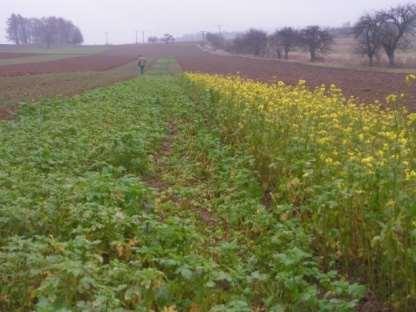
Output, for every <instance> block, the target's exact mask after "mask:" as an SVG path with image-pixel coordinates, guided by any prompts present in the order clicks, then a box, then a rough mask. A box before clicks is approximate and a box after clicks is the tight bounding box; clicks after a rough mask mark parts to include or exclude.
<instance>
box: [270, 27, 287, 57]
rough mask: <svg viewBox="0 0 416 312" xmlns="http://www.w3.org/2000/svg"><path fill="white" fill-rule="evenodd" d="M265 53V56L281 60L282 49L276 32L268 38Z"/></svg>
mask: <svg viewBox="0 0 416 312" xmlns="http://www.w3.org/2000/svg"><path fill="white" fill-rule="evenodd" d="M266 51H267V54H268V55H270V56H272V57H277V58H278V59H281V58H282V55H283V49H282V45H281V44H280V38H279V36H278V34H277V32H276V33H274V34H272V35H270V36H268V38H267V47H266Z"/></svg>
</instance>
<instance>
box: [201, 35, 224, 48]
mask: <svg viewBox="0 0 416 312" xmlns="http://www.w3.org/2000/svg"><path fill="white" fill-rule="evenodd" d="M205 39H206V40H207V41H208V42H209V43H210V44H211V45H212V46H213V47H214V48H216V49H223V48H224V47H225V38H224V36H223V35H222V34H215V33H207V34H206V35H205Z"/></svg>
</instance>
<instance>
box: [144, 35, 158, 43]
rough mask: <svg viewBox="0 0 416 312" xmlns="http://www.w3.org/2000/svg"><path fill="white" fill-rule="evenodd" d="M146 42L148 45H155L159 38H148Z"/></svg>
mask: <svg viewBox="0 0 416 312" xmlns="http://www.w3.org/2000/svg"><path fill="white" fill-rule="evenodd" d="M147 41H148V42H149V43H157V42H158V41H159V38H158V37H155V36H151V37H149V38H148V39H147Z"/></svg>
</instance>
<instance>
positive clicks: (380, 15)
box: [205, 4, 416, 66]
mask: <svg viewBox="0 0 416 312" xmlns="http://www.w3.org/2000/svg"><path fill="white" fill-rule="evenodd" d="M342 31H343V33H346V34H349V35H354V38H355V39H356V49H355V51H356V53H358V54H360V55H363V56H366V57H368V60H369V65H370V66H372V65H373V64H374V58H376V57H379V56H380V54H381V53H382V52H383V51H384V53H385V54H386V56H387V58H388V60H389V64H390V65H391V66H394V65H395V64H396V60H395V56H396V52H397V50H398V49H406V48H408V47H409V46H410V44H411V42H412V40H414V39H415V35H416V4H405V5H399V6H397V7H394V8H391V9H388V10H380V11H377V12H375V13H372V14H365V15H363V16H362V17H361V18H360V19H359V21H358V22H357V23H356V24H355V25H353V26H352V27H350V28H349V29H348V28H347V30H346V29H344V28H343V29H342ZM205 39H206V40H207V41H208V42H209V43H210V44H211V45H212V46H214V47H215V48H218V49H225V50H228V51H230V52H233V53H244V54H252V55H255V56H265V55H266V54H267V55H272V56H275V57H277V58H284V59H288V58H289V54H290V52H291V51H293V50H295V49H303V50H305V51H307V52H308V53H309V56H310V60H311V61H312V62H314V61H317V60H319V59H320V57H321V56H322V55H324V54H327V53H329V52H330V51H331V47H332V46H333V44H334V32H333V31H331V30H329V29H324V28H322V27H320V26H308V27H305V28H303V29H295V28H293V27H284V28H282V29H279V30H277V31H276V32H274V33H273V34H270V35H269V34H267V33H266V32H264V31H262V30H259V29H250V30H248V31H247V32H245V33H243V34H241V35H240V36H238V37H236V38H235V39H234V40H231V41H227V40H225V39H224V37H223V36H222V35H221V34H216V33H208V34H207V35H206V37H205Z"/></svg>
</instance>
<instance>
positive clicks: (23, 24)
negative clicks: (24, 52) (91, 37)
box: [7, 14, 84, 48]
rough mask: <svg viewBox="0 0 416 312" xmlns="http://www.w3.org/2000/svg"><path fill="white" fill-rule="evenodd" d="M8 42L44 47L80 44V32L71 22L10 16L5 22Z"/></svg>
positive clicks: (81, 39)
mask: <svg viewBox="0 0 416 312" xmlns="http://www.w3.org/2000/svg"><path fill="white" fill-rule="evenodd" d="M7 35H8V36H7V37H8V40H10V41H12V42H14V43H15V44H17V45H22V44H23V45H26V44H38V45H42V46H46V47H48V48H49V47H51V46H52V45H55V46H63V45H67V44H72V45H74V44H81V43H82V42H83V41H84V38H83V36H82V33H81V30H80V29H79V28H78V27H77V26H75V25H74V24H73V23H72V22H71V21H67V20H65V19H63V18H58V17H54V16H51V17H44V18H41V19H38V18H25V17H23V16H21V15H17V14H12V15H11V16H10V18H9V19H8V21H7Z"/></svg>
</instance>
